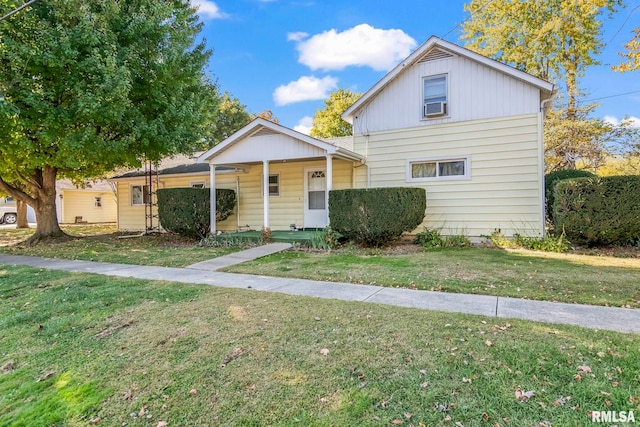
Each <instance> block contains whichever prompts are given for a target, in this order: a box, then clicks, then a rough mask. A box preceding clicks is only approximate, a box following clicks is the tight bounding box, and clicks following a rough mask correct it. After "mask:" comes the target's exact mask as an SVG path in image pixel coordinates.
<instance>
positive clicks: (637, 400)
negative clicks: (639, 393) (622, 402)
mask: <svg viewBox="0 0 640 427" xmlns="http://www.w3.org/2000/svg"><path fill="white" fill-rule="evenodd" d="M629 403H630V404H632V405H635V404H636V403H640V398H638V397H636V396H629Z"/></svg>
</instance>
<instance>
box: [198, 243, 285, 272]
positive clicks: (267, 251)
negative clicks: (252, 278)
mask: <svg viewBox="0 0 640 427" xmlns="http://www.w3.org/2000/svg"><path fill="white" fill-rule="evenodd" d="M290 247H291V243H270V244H268V245H262V246H258V247H255V248H250V249H246V250H244V251H240V252H234V253H232V254H229V255H223V256H221V257H218V258H213V259H210V260H207V261H202V262H198V263H196V264H191V265H189V266H187V267H186V268H195V269H196V270H207V271H216V270H218V269H220V268H223V267H229V266H230V265H236V264H241V263H243V262H246V261H252V260H254V259H256V258H260V257H263V256H267V255H271V254H275V253H277V252H282V251H286V250H287V249H289V248H290Z"/></svg>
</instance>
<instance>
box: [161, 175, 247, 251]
mask: <svg viewBox="0 0 640 427" xmlns="http://www.w3.org/2000/svg"><path fill="white" fill-rule="evenodd" d="M157 194H158V217H159V219H160V225H162V228H164V229H165V230H167V231H171V232H174V233H178V234H180V235H182V236H187V237H193V238H195V239H202V238H203V237H205V236H206V235H207V233H209V229H210V226H211V219H210V212H211V210H210V208H209V205H210V202H211V194H210V189H208V188H163V189H160V190H158V193H157ZM235 205H236V193H235V191H233V190H227V189H222V188H216V221H223V220H225V219H227V218H228V217H229V216H231V214H232V213H233V209H234V208H235Z"/></svg>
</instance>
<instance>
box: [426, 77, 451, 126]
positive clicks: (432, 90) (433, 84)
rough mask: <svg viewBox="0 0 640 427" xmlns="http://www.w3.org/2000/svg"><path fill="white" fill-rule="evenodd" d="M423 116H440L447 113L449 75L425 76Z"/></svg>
mask: <svg viewBox="0 0 640 427" xmlns="http://www.w3.org/2000/svg"><path fill="white" fill-rule="evenodd" d="M422 83H423V92H422V93H423V104H422V117H424V118H430V117H439V116H444V115H446V114H447V110H448V108H447V105H448V99H447V75H446V74H442V75H438V76H430V77H424V78H423V79H422Z"/></svg>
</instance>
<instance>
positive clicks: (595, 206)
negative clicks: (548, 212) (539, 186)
mask: <svg viewBox="0 0 640 427" xmlns="http://www.w3.org/2000/svg"><path fill="white" fill-rule="evenodd" d="M554 193H555V194H554V196H555V203H554V206H553V211H554V212H553V215H554V219H555V228H556V230H564V232H565V233H566V235H567V237H568V238H569V239H571V240H573V241H575V242H579V243H585V244H587V245H591V246H594V245H614V244H624V243H626V242H629V241H634V240H637V239H639V238H640V176H638V175H634V176H609V177H603V178H577V179H571V180H566V181H562V182H559V183H558V184H557V185H556V187H555V191H554Z"/></svg>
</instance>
